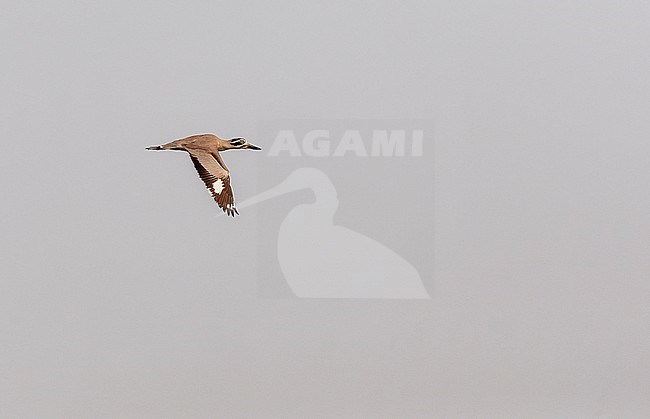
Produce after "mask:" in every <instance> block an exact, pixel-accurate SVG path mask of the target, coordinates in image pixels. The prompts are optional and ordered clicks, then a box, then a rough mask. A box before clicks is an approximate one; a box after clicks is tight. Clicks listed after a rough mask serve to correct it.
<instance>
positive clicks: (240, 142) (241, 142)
mask: <svg viewBox="0 0 650 419" xmlns="http://www.w3.org/2000/svg"><path fill="white" fill-rule="evenodd" d="M228 142H229V143H230V146H231V147H230V148H236V149H246V148H248V149H250V150H261V148H260V147H258V146H256V145H253V144H251V143H249V142H248V141H246V140H245V139H244V138H233V139H231V140H229V141H228Z"/></svg>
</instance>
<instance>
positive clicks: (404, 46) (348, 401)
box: [0, 1, 650, 418]
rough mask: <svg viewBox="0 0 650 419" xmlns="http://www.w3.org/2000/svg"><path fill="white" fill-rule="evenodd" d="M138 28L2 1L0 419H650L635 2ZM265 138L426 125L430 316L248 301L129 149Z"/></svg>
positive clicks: (335, 304)
mask: <svg viewBox="0 0 650 419" xmlns="http://www.w3.org/2000/svg"><path fill="white" fill-rule="evenodd" d="M133 3H134V2H103V3H100V2H34V1H30V2H18V1H14V2H3V3H2V14H1V17H0V43H1V48H0V57H1V60H2V66H1V70H0V89H1V91H0V97H1V99H0V115H1V118H2V119H1V123H0V133H1V134H2V142H1V144H2V150H1V152H0V164H1V166H0V167H1V168H2V172H1V173H2V175H1V176H0V185H1V186H0V188H1V191H0V194H1V195H0V196H1V197H2V203H3V205H2V214H1V215H2V216H1V217H0V237H2V238H1V245H2V248H1V249H0V274H1V278H2V280H1V282H0V339H1V340H0V416H2V417H25V418H32V417H34V418H43V417H47V418H67V417H79V418H86V417H88V418H97V417H102V418H114V417H126V418H128V417H133V418H135V417H151V418H158V417H173V418H192V417H260V418H270V417H278V418H280V417H282V418H287V417H295V418H305V417H317V416H321V417H333V418H378V417H386V418H396V417H423V418H424V417H426V418H444V417H454V418H455V417H459V418H465V417H494V418H504V417H507V418H517V417H534V418H553V417H584V418H591V417H619V418H638V417H648V416H650V399H649V398H648V397H647V389H648V388H650V347H649V345H650V305H649V301H648V300H649V299H650V281H648V278H650V258H649V257H648V248H649V245H650V228H649V227H650V220H649V218H648V215H649V210H648V207H649V205H650V194H649V192H648V191H649V189H650V176H648V167H649V163H650V141H648V135H649V134H650V122H648V110H649V105H650V95H649V93H650V77H648V74H650V65H649V64H650V54H648V51H649V50H650V29H649V26H648V21H650V6H649V5H648V4H647V2H643V1H626V2H619V1H556V2H541V1H539V2H538V1H485V2H479V1H473V2H468V1H444V2H443V1H421V2H397V1H396V2H371V1H363V2H347V1H345V2H344V1H328V2H286V1H276V2H262V1H256V2H225V3H224V2H199V1H194V2H173V3H172V2H154V1H146V2H137V3H136V4H133ZM276 118H277V119H300V118H326V119H355V118H372V119H384V118H385V119H394V118H403V119H418V118H421V119H429V120H432V121H433V123H434V124H435V130H436V132H435V146H436V157H435V163H436V164H435V167H432V168H431V180H430V181H431V182H435V183H434V184H435V194H436V195H435V196H436V205H435V222H434V219H433V217H421V218H419V219H414V220H412V222H426V223H434V227H435V228H434V231H435V251H434V252H432V257H433V254H435V269H434V278H433V280H432V281H431V282H430V283H431V284H433V286H432V287H431V288H429V292H430V294H431V295H432V299H431V300H429V301H418V302H414V301H372V300H358V301H321V300H298V299H294V300H291V299H264V298H258V296H257V287H258V278H257V276H256V263H255V258H256V247H255V235H256V231H257V230H256V229H257V226H256V223H257V220H258V218H259V217H257V216H255V217H249V218H248V219H246V221H244V218H243V217H242V218H240V219H238V220H235V222H232V221H233V220H230V219H226V218H224V217H221V218H219V219H216V220H215V219H214V218H213V215H214V211H215V208H214V206H213V205H211V203H210V201H209V198H208V196H207V193H206V192H205V191H204V190H203V189H204V187H203V185H202V184H201V182H199V181H198V180H197V177H196V174H195V173H194V172H193V170H192V167H191V164H190V163H189V160H188V159H187V158H186V157H185V156H181V155H178V154H173V153H168V154H164V155H163V154H153V153H151V152H145V151H144V150H143V147H145V146H147V145H152V144H159V143H161V142H165V141H168V140H172V139H175V138H178V137H181V136H185V135H188V134H191V133H199V132H216V133H218V134H221V135H223V136H224V137H231V136H243V137H246V138H251V139H252V138H254V137H255V129H256V128H255V127H256V125H257V123H258V121H259V120H262V119H267V120H268V119H271V120H272V119H276ZM261 145H264V144H263V141H262V144H261ZM259 158H263V155H261V154H257V155H253V154H252V153H250V154H249V153H240V154H234V153H233V154H229V155H228V164H229V165H230V166H231V167H237V171H238V172H239V173H249V172H250V173H255V167H256V166H255V164H256V163H255V160H256V159H259ZM237 179H238V180H237V186H236V187H237V190H236V193H237V195H238V197H239V198H240V199H243V198H245V197H248V196H251V195H252V194H254V192H255V188H256V184H255V183H254V182H245V181H244V178H243V176H239V177H238V178H237ZM416 186H417V185H412V187H413V191H414V193H417V187H416ZM368 199H377V198H376V197H369V198H368ZM248 211H249V212H250V211H256V209H254V208H252V209H249V210H248ZM377 222H378V223H380V222H381V224H378V228H379V227H381V228H388V229H389V228H398V227H394V226H395V225H394V224H393V220H391V219H381V220H377ZM395 222H396V223H402V222H404V219H402V218H399V214H396V218H395ZM397 225H399V224H397ZM428 283H429V282H428Z"/></svg>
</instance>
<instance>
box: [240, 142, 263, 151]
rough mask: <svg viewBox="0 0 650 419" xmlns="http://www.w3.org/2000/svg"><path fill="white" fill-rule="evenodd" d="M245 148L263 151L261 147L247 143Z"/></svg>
mask: <svg viewBox="0 0 650 419" xmlns="http://www.w3.org/2000/svg"><path fill="white" fill-rule="evenodd" d="M244 148H250V149H251V150H261V149H262V148H261V147H258V146H256V145H254V144H250V143H246V145H245V146H244Z"/></svg>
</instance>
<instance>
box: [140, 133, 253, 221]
mask: <svg viewBox="0 0 650 419" xmlns="http://www.w3.org/2000/svg"><path fill="white" fill-rule="evenodd" d="M233 149H237V150H242V149H250V150H261V148H260V147H258V146H256V145H253V144H250V143H249V142H248V141H246V140H245V139H243V138H233V139H231V140H222V139H221V138H219V137H217V136H216V135H213V134H201V135H192V136H191V137H187V138H181V139H180V140H176V141H172V142H171V143H167V144H163V145H157V146H151V147H147V150H176V151H187V152H188V153H189V155H190V158H191V159H192V163H194V167H195V168H196V171H197V172H198V173H199V177H200V178H201V180H202V181H203V182H204V183H205V186H206V187H207V188H208V191H210V195H211V196H212V198H213V199H214V201H215V202H216V203H217V205H219V207H220V208H221V209H222V210H223V212H225V213H226V214H227V215H230V216H232V217H234V216H235V214H237V215H239V212H237V208H235V197H234V196H233V194H232V187H231V186H230V171H228V167H227V166H226V163H224V161H223V159H222V158H221V156H220V155H219V152H220V151H226V150H233Z"/></svg>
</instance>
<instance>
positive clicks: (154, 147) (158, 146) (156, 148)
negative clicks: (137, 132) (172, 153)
mask: <svg viewBox="0 0 650 419" xmlns="http://www.w3.org/2000/svg"><path fill="white" fill-rule="evenodd" d="M147 150H164V148H163V147H162V146H161V145H152V146H151V147H147Z"/></svg>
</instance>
